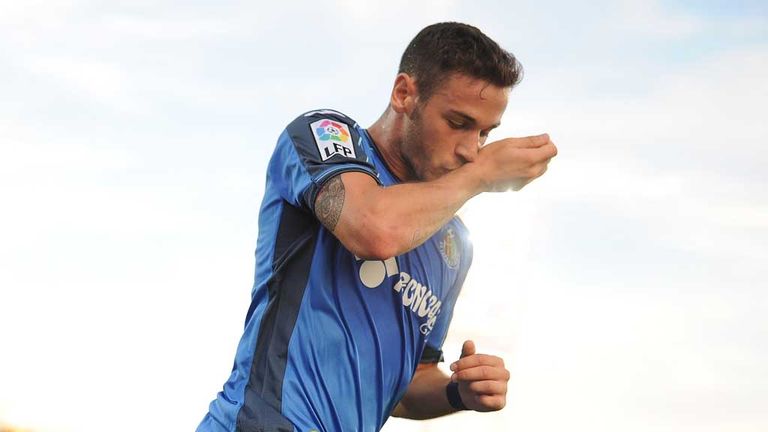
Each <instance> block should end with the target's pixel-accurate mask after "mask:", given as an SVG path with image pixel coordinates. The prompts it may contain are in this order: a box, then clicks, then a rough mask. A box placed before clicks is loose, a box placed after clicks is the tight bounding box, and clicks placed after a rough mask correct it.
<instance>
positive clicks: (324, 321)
mask: <svg viewBox="0 0 768 432" xmlns="http://www.w3.org/2000/svg"><path fill="white" fill-rule="evenodd" d="M520 75H521V68H520V65H519V63H518V62H517V60H516V59H515V57H514V56H513V55H511V54H509V53H508V52H506V51H504V50H503V49H502V48H500V47H499V46H498V45H497V44H496V42H494V41H493V40H491V39H490V38H488V37H487V36H486V35H484V34H483V33H482V32H481V31H480V30H478V29H476V28H474V27H472V26H469V25H465V24H459V23H440V24H434V25H431V26H429V27H426V28H425V29H423V30H422V31H421V32H419V34H418V35H417V36H416V37H415V38H414V39H413V41H412V42H411V43H410V44H409V45H408V47H407V49H406V50H405V52H404V54H403V57H402V61H401V63H400V69H399V73H398V74H397V77H396V78H395V82H394V86H393V89H392V93H391V97H390V100H389V105H388V107H387V109H386V111H385V112H384V113H383V114H382V116H381V117H380V118H379V119H378V120H377V121H376V122H375V123H374V124H373V125H372V126H371V127H369V128H368V129H364V128H362V127H360V125H358V124H357V123H356V122H355V121H354V120H353V119H352V118H350V117H348V116H347V115H345V114H342V113H339V112H337V111H333V110H327V109H323V110H316V111H311V112H308V113H306V114H303V115H301V116H299V117H298V118H297V119H295V120H294V121H293V122H292V123H290V124H289V125H288V126H287V127H286V129H285V131H284V132H283V133H282V134H281V135H280V137H279V138H278V140H277V146H276V148H275V151H274V154H273V156H272V159H271V160H270V162H269V167H268V172H267V184H266V189H265V192H264V201H263V202H262V205H261V210H260V215H259V236H258V242H257V247H256V275H255V284H254V287H253V291H252V303H251V306H250V308H249V310H248V314H247V317H246V323H245V331H244V334H243V336H242V339H241V340H240V344H239V346H238V349H237V354H236V357H235V362H234V366H233V369H232V373H231V375H230V377H229V380H228V381H227V382H226V384H225V385H224V389H223V390H222V391H221V392H220V393H219V394H218V397H217V398H216V399H215V400H214V401H213V402H211V404H210V408H209V412H208V414H207V415H206V416H205V418H204V419H203V421H202V423H201V424H200V426H199V427H198V431H200V432H203V431H243V432H245V431H270V432H272V431H328V432H345V431H377V430H379V429H381V427H382V426H383V425H384V422H386V421H387V418H388V417H389V416H390V415H394V416H398V417H406V418H412V419H429V418H434V417H438V416H442V415H446V414H449V413H452V412H456V411H459V410H465V409H468V410H474V411H495V410H500V409H502V408H503V407H504V405H505V403H506V392H507V381H508V380H509V372H508V371H507V370H506V369H505V367H504V363H503V361H502V359H500V358H498V357H496V356H492V355H484V354H479V353H476V352H475V346H474V344H473V342H472V341H467V342H465V343H464V345H463V348H462V355H461V358H460V359H459V360H458V361H456V362H454V363H453V364H452V365H451V371H452V375H451V376H448V375H446V374H444V373H443V372H442V371H441V370H440V369H438V368H437V366H436V365H437V362H439V361H441V360H442V359H443V356H442V351H441V349H442V345H443V341H444V339H445V336H446V333H447V331H448V327H449V324H450V322H451V316H452V314H453V308H454V304H455V302H456V298H457V296H458V294H459V290H460V289H461V285H462V283H463V281H464V278H465V276H466V274H467V271H468V269H469V266H470V263H471V261H472V247H471V245H470V243H469V241H468V238H467V229H466V227H465V226H464V225H463V224H462V223H461V221H460V220H459V219H458V218H457V217H455V212H456V211H457V210H458V209H459V208H460V207H461V206H462V205H463V204H464V203H465V202H466V201H467V200H469V199H470V198H472V197H473V196H475V195H477V194H479V193H482V192H487V191H506V190H509V189H513V190H518V189H520V188H522V187H523V186H524V185H526V184H527V183H528V182H530V181H532V180H533V179H535V178H537V177H538V176H540V175H542V174H543V173H544V171H545V170H546V168H547V164H548V163H549V160H550V159H551V158H552V157H554V156H555V154H556V148H555V146H554V144H553V143H552V142H551V141H550V139H549V137H548V136H547V135H546V134H545V135H539V136H533V137H526V138H507V139H503V140H500V141H496V142H493V143H489V144H485V141H486V139H487V137H488V134H489V133H490V131H491V130H492V129H494V128H495V127H497V126H498V125H499V122H500V120H501V117H502V114H503V112H504V110H505V108H506V105H507V98H508V95H509V92H510V90H511V88H512V87H513V86H515V85H516V84H517V83H518V82H519V80H520Z"/></svg>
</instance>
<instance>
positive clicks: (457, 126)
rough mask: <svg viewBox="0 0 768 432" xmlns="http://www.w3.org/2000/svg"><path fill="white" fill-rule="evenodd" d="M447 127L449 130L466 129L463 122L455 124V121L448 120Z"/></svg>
mask: <svg viewBox="0 0 768 432" xmlns="http://www.w3.org/2000/svg"><path fill="white" fill-rule="evenodd" d="M448 126H450V127H451V129H466V128H467V124H466V123H464V122H457V121H455V120H448Z"/></svg>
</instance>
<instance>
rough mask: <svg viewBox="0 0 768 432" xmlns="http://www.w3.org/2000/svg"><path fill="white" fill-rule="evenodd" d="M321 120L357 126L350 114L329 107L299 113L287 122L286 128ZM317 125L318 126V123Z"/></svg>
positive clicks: (352, 126)
mask: <svg viewBox="0 0 768 432" xmlns="http://www.w3.org/2000/svg"><path fill="white" fill-rule="evenodd" d="M323 121H328V122H334V123H339V124H341V125H345V126H347V128H349V129H353V128H357V122H356V121H355V120H354V119H352V118H351V117H350V116H348V115H346V114H344V113H342V112H340V111H336V110H334V109H330V108H322V109H316V110H312V111H307V112H305V113H303V114H300V115H299V116H298V117H296V118H295V119H293V121H291V123H289V124H288V128H291V127H296V126H299V127H302V126H307V125H314V124H315V123H318V122H320V123H322V122H323ZM317 126H319V124H318V125H317Z"/></svg>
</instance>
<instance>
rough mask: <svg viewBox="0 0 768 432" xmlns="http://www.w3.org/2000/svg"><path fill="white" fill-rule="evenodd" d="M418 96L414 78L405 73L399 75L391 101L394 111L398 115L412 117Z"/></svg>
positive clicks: (393, 88) (396, 78)
mask: <svg viewBox="0 0 768 432" xmlns="http://www.w3.org/2000/svg"><path fill="white" fill-rule="evenodd" d="M418 96H419V95H418V91H417V89H416V81H415V80H414V79H413V77H411V76H410V75H408V74H407V73H404V72H403V73H399V74H397V77H395V85H394V86H393V87H392V97H391V98H390V101H389V103H390V105H391V106H392V109H393V110H394V111H395V112H396V113H398V114H406V115H410V114H411V112H413V109H414V108H415V107H416V102H417V99H418Z"/></svg>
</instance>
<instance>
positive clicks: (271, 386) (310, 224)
mask: <svg viewBox="0 0 768 432" xmlns="http://www.w3.org/2000/svg"><path fill="white" fill-rule="evenodd" d="M318 228H319V224H318V222H317V221H316V219H314V218H313V217H312V216H311V215H309V214H308V213H306V212H304V211H302V210H300V209H297V208H296V207H293V206H291V205H289V204H287V203H284V204H283V208H282V212H281V217H280V224H279V228H278V233H277V237H276V239H275V252H274V255H273V256H274V257H275V258H274V261H273V263H272V267H273V276H272V279H271V280H270V281H269V282H268V284H267V287H268V292H269V303H268V305H267V308H266V311H265V313H264V317H263V318H262V321H261V325H260V326H259V334H258V337H257V341H256V349H255V351H254V355H253V363H252V366H251V372H250V376H249V378H248V384H247V385H246V387H245V395H244V403H243V406H242V407H241V409H240V411H239V412H238V415H237V431H243V432H245V431H257V430H258V431H264V432H273V431H274V432H292V431H293V424H292V423H291V422H289V421H288V420H287V419H286V418H285V417H283V415H282V414H281V409H282V406H281V405H282V386H283V377H284V375H285V363H286V360H287V358H288V343H289V342H290V339H291V334H292V332H293V328H294V326H295V325H296V317H297V316H298V314H299V308H300V305H301V301H302V298H303V297H304V290H305V288H306V285H307V280H308V277H309V267H310V265H311V263H312V256H313V254H314V249H315V242H316V239H317V232H318Z"/></svg>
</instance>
